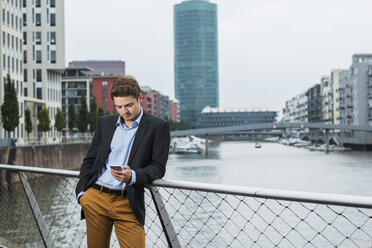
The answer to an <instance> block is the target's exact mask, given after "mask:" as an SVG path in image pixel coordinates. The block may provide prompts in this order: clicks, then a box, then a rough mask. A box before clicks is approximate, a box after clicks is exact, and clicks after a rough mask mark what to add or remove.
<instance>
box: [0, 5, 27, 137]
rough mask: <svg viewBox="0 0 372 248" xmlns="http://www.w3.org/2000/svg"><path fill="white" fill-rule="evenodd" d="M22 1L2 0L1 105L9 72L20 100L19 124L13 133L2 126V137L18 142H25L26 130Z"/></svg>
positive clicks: (0, 30)
mask: <svg viewBox="0 0 372 248" xmlns="http://www.w3.org/2000/svg"><path fill="white" fill-rule="evenodd" d="M22 28H23V27H22V3H21V1H18V0H15V1H1V22H0V32H1V49H0V57H1V59H2V66H1V68H0V79H1V81H0V82H2V85H1V87H0V105H2V104H3V99H4V85H5V83H6V80H7V74H8V73H9V75H10V78H11V79H12V80H13V82H14V85H15V88H16V92H17V97H18V101H19V116H20V119H19V125H18V127H16V128H15V130H14V131H13V132H11V133H7V132H6V131H5V129H3V128H2V126H1V127H0V138H14V139H16V140H17V142H23V138H24V137H25V132H24V94H23V93H24V92H23V89H24V83H23V62H22V60H23V59H22V54H23V47H22V45H23V44H22Z"/></svg>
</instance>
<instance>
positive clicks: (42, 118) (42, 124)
mask: <svg viewBox="0 0 372 248" xmlns="http://www.w3.org/2000/svg"><path fill="white" fill-rule="evenodd" d="M37 119H38V120H39V124H38V127H39V128H40V130H41V131H42V132H43V133H45V132H48V131H50V130H51V127H50V119H49V110H48V109H47V108H46V107H44V108H42V109H41V110H40V111H39V113H38V115H37ZM43 136H44V134H43Z"/></svg>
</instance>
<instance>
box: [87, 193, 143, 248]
mask: <svg viewBox="0 0 372 248" xmlns="http://www.w3.org/2000/svg"><path fill="white" fill-rule="evenodd" d="M80 204H81V207H82V208H83V210H84V214H85V218H86V224H87V243H88V248H95V247H97V248H105V247H107V248H109V247H110V238H111V231H112V225H114V226H115V233H116V237H117V238H118V241H119V245H120V247H121V248H123V247H126V248H127V247H128V248H129V247H134V248H142V247H143V248H144V247H145V230H144V227H143V226H142V225H141V224H140V223H139V222H138V221H137V219H136V217H135V216H134V215H133V212H132V209H131V207H130V205H129V200H128V198H127V197H126V196H115V195H109V194H107V193H104V192H100V191H98V190H96V189H93V188H89V189H88V190H87V191H86V192H85V194H84V195H83V196H82V197H81V198H80Z"/></svg>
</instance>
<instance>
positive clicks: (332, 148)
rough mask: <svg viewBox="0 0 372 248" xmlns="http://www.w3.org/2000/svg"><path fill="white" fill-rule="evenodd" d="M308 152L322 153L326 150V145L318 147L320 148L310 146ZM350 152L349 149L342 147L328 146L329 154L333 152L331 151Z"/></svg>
mask: <svg viewBox="0 0 372 248" xmlns="http://www.w3.org/2000/svg"><path fill="white" fill-rule="evenodd" d="M309 150H310V151H322V152H324V151H325V150H326V145H325V144H323V145H320V146H310V147H309ZM350 150H351V149H350V148H347V147H343V146H335V145H330V146H329V151H330V152H333V151H350Z"/></svg>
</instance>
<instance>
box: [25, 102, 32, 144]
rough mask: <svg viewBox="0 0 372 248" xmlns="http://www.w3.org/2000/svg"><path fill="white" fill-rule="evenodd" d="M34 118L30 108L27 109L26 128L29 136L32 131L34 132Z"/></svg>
mask: <svg viewBox="0 0 372 248" xmlns="http://www.w3.org/2000/svg"><path fill="white" fill-rule="evenodd" d="M32 129H33V127H32V119H31V112H30V110H29V109H28V108H26V110H25V130H26V133H27V138H29V137H30V133H31V132H32Z"/></svg>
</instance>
